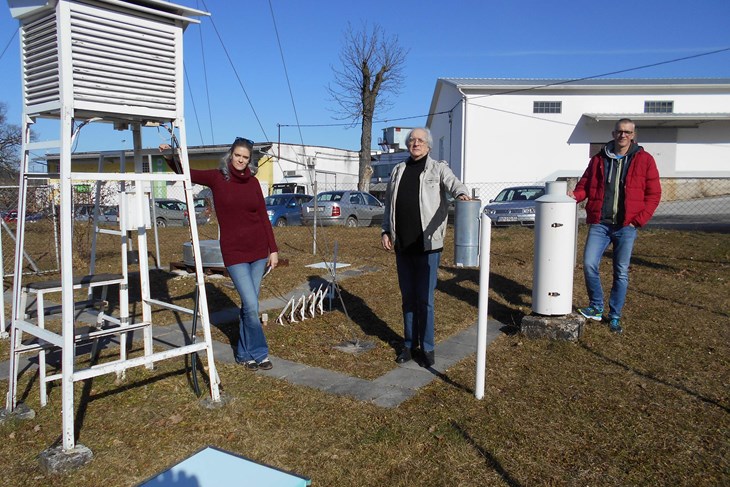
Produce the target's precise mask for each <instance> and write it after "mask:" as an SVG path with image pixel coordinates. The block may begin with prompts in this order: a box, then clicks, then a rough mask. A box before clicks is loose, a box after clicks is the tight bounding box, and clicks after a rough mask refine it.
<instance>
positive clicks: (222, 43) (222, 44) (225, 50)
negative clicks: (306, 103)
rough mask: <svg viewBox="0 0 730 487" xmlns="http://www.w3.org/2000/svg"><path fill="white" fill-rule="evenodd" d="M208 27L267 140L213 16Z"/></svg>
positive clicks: (205, 6)
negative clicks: (216, 39) (213, 34)
mask: <svg viewBox="0 0 730 487" xmlns="http://www.w3.org/2000/svg"><path fill="white" fill-rule="evenodd" d="M201 1H202V2H203V7H204V8H205V10H207V11H208V12H210V9H209V8H208V5H206V3H205V0H201ZM210 25H212V26H213V30H214V31H215V35H216V36H218V40H219V41H220V43H221V47H223V52H224V53H225V55H226V57H227V58H228V63H229V64H230V65H231V69H233V74H235V75H236V79H237V80H238V85H239V86H240V87H241V90H242V91H243V94H244V96H245V97H246V101H248V105H249V106H250V107H251V111H252V112H253V116H254V117H255V118H256V122H257V123H258V124H259V128H260V129H261V132H262V133H263V134H264V139H266V140H269V136H268V135H266V130H264V126H263V125H262V124H261V119H259V115H258V113H256V109H255V108H254V107H253V103H252V102H251V98H249V96H248V93H247V92H246V88H244V86H243V81H241V77H240V76H239V75H238V71H237V70H236V66H235V65H234V64H233V59H231V55H230V54H229V53H228V49H227V48H226V44H225V43H224V42H223V38H222V37H221V34H220V32H218V27H216V25H215V22H214V21H213V16H211V18H210Z"/></svg>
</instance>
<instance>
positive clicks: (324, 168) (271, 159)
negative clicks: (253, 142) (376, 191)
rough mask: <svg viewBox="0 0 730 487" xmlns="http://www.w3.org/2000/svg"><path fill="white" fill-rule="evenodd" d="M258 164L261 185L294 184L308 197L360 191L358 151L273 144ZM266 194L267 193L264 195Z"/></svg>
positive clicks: (257, 175) (258, 176)
mask: <svg viewBox="0 0 730 487" xmlns="http://www.w3.org/2000/svg"><path fill="white" fill-rule="evenodd" d="M270 144H271V147H270V148H269V149H268V150H266V151H265V152H262V153H261V154H262V156H261V158H260V159H258V160H257V165H258V172H257V174H256V177H257V178H258V179H259V181H261V182H262V183H268V184H282V183H294V184H296V185H297V186H303V187H304V191H305V192H306V193H308V194H314V184H313V183H314V181H316V182H317V191H318V192H321V191H327V190H333V189H357V182H358V174H359V171H360V159H359V153H358V152H357V151H351V150H346V149H335V148H333V147H320V146H311V145H307V146H302V145H298V144H288V143H277V142H271V143H270ZM264 193H265V194H266V192H264Z"/></svg>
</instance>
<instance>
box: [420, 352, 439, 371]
mask: <svg viewBox="0 0 730 487" xmlns="http://www.w3.org/2000/svg"><path fill="white" fill-rule="evenodd" d="M435 363H436V357H435V356H434V353H433V350H431V351H430V352H423V364H422V367H431V366H432V365H433V364H435Z"/></svg>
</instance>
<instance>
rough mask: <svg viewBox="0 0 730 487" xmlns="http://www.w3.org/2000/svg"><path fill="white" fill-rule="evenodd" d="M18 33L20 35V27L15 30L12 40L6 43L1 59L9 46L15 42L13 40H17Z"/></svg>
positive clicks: (0, 54) (0, 55)
mask: <svg viewBox="0 0 730 487" xmlns="http://www.w3.org/2000/svg"><path fill="white" fill-rule="evenodd" d="M17 35H18V29H15V30H13V35H11V36H10V40H9V41H8V43H7V44H5V48H4V49H3V52H2V53H0V59H2V58H3V56H4V55H5V53H6V52H7V50H8V48H9V47H10V44H12V43H13V40H15V36H17Z"/></svg>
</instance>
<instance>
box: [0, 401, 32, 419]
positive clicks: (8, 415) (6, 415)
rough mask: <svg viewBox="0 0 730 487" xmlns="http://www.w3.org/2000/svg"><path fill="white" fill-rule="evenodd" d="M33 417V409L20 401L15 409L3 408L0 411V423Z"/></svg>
mask: <svg viewBox="0 0 730 487" xmlns="http://www.w3.org/2000/svg"><path fill="white" fill-rule="evenodd" d="M33 418H35V411H34V410H32V409H31V408H29V407H28V406H26V405H25V404H23V403H22V402H19V403H18V404H17V405H16V406H15V409H14V410H12V411H8V410H7V409H3V410H2V411H0V423H4V422H6V421H13V420H16V419H17V420H26V419H33Z"/></svg>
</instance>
